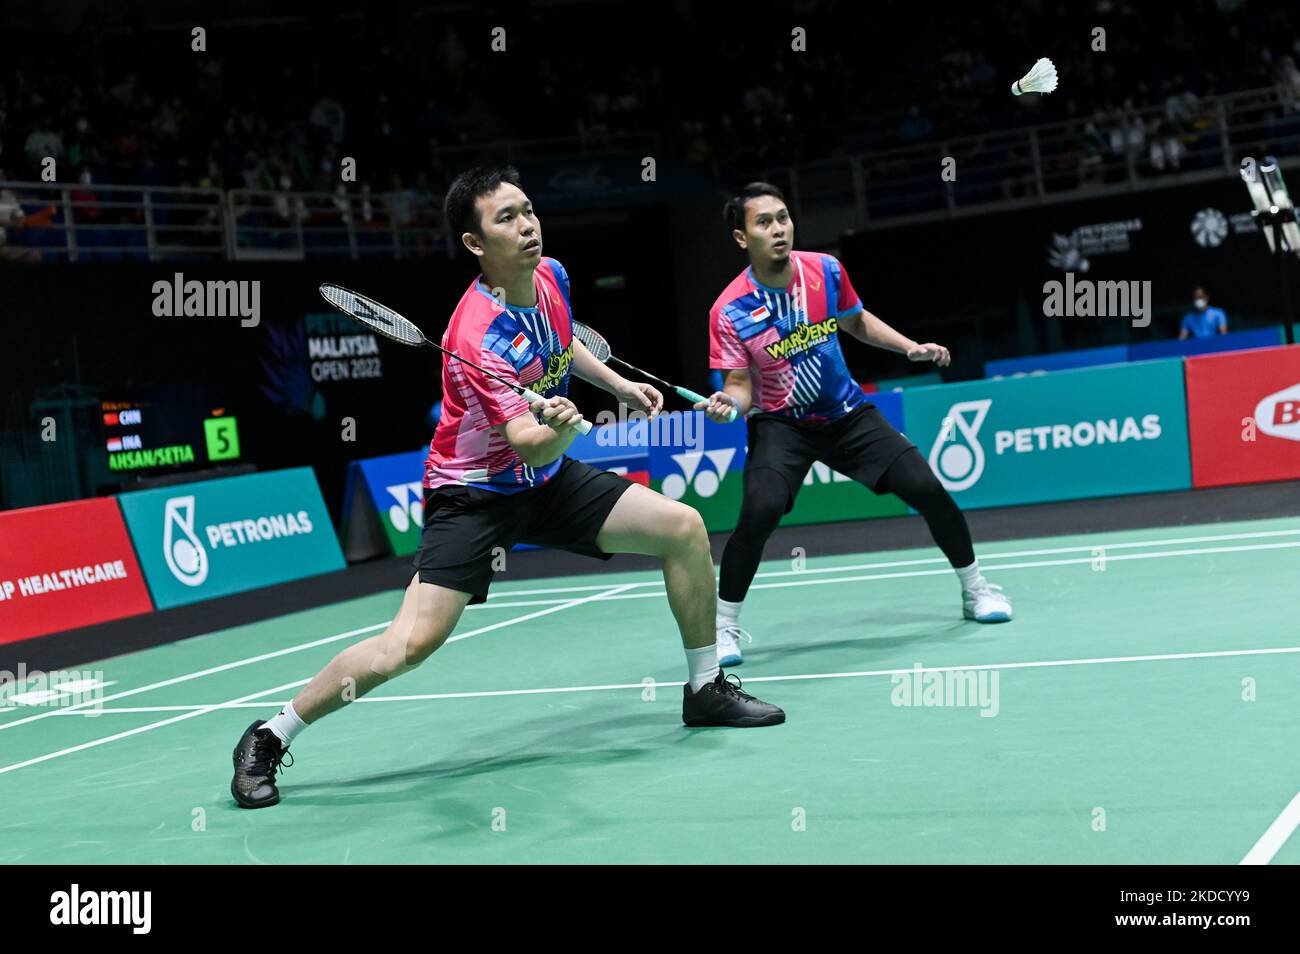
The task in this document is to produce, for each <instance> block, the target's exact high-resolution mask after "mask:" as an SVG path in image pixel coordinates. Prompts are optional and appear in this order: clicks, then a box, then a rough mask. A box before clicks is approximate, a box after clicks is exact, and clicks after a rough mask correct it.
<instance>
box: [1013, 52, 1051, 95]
mask: <svg viewBox="0 0 1300 954" xmlns="http://www.w3.org/2000/svg"><path fill="white" fill-rule="evenodd" d="M1054 89H1056V67H1055V65H1053V63H1052V61H1051V60H1049V59H1048V58H1047V57H1045V56H1044V57H1043V58H1042V59H1041V60H1039V61H1038V62H1037V63H1035V64H1034V66H1033V69H1031V70H1030V71H1029V72H1028V73H1026V74H1025V75H1024V76H1022V77H1020V79H1018V80H1016V81H1015V82H1014V83H1012V84H1011V95H1012V96H1019V95H1020V94H1021V93H1050V92H1051V91H1052V90H1054Z"/></svg>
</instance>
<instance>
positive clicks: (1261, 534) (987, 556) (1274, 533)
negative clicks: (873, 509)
mask: <svg viewBox="0 0 1300 954" xmlns="http://www.w3.org/2000/svg"><path fill="white" fill-rule="evenodd" d="M1286 536H1300V530H1257V531H1252V532H1250V533H1220V534H1214V535H1211V536H1201V537H1171V538H1169V539H1167V540H1139V541H1136V542H1131V543H1103V544H1090V545H1084V546H1075V547H1049V548H1047V549H1042V550H1007V551H1005V552H1002V553H989V552H986V551H983V550H981V551H980V552H979V553H978V554H976V555H977V556H978V557H979V559H981V560H1005V559H1008V558H1011V557H1027V556H1055V555H1057V554H1059V553H1082V552H1085V551H1087V552H1091V551H1093V550H1097V549H1103V550H1131V549H1138V548H1141V547H1156V546H1176V545H1181V544H1184V543H1217V542H1219V541H1222V540H1258V539H1263V538H1266V537H1286ZM937 563H941V564H944V565H945V566H946V565H947V563H948V561H947V559H946V558H945V557H927V558H924V559H917V560H890V561H887V562H883V563H851V564H845V565H843V566H829V567H818V568H816V569H811V570H808V569H804V570H769V571H767V572H764V573H757V574H755V577H754V578H755V579H762V578H766V577H777V576H804V575H808V574H814V573H848V572H853V571H856V570H887V569H893V568H894V567H900V566H925V565H927V564H937ZM658 582H659V581H657V580H655V581H651V582H646V583H638V584H636V585H637V586H655V585H657V584H658ZM608 585H609V584H607V583H604V584H601V583H592V584H584V585H582V586H551V587H540V588H531V587H530V588H526V589H518V590H500V589H498V590H493V594H492V595H491V596H489V597H488V600H487V602H486V603H479V604H475V606H474V607H472V608H473V609H481V608H488V607H491V606H493V605H494V600H495V601H497V602H496V604H495V605H501V604H500V602H499V601H501V600H506V599H511V598H513V597H516V596H542V595H549V594H552V593H581V592H584V591H589V590H599V589H604V588H605V587H606V586H608ZM521 605H526V604H521Z"/></svg>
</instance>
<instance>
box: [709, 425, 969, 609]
mask: <svg viewBox="0 0 1300 954" xmlns="http://www.w3.org/2000/svg"><path fill="white" fill-rule="evenodd" d="M880 489H881V490H882V491H884V492H886V493H892V494H894V495H895V496H897V497H898V498H899V499H900V500H902V501H903V503H905V504H907V505H908V506H909V507H914V508H915V509H916V511H917V513H919V514H920V515H921V516H922V517H924V518H925V522H926V523H927V524H928V525H929V527H930V534H931V535H932V536H933V537H934V542H935V543H937V544H938V545H939V549H940V550H942V551H943V555H944V556H946V557H947V558H948V562H949V563H951V564H952V565H953V566H954V567H959V566H970V565H971V564H972V563H974V562H975V551H974V549H973V548H972V546H971V540H970V530H969V529H968V528H967V527H966V518H965V517H964V516H962V512H961V510H959V509H958V508H957V504H956V502H954V501H953V499H952V497H951V496H950V495H949V493H948V491H946V490H944V489H943V485H942V484H940V483H939V479H938V478H937V477H935V476H934V471H932V470H930V466H929V465H928V464H927V463H926V462H925V458H924V457H922V456H921V453H920V451H918V450H916V449H915V448H913V449H910V450H908V451H907V452H906V453H904V454H903V455H902V456H900V457H899V458H898V459H897V460H895V461H894V462H893V463H892V464H890V465H889V469H888V470H886V471H885V474H884V476H883V477H882V478H881V479H880ZM789 499H790V490H789V488H788V487H787V486H786V482H785V478H784V477H782V476H781V475H780V474H779V473H777V472H776V471H774V470H767V469H766V468H760V469H758V470H747V471H745V501H744V503H743V504H741V507H740V522H739V523H737V524H736V529H735V532H733V533H732V534H731V539H730V540H728V541H727V548H726V549H725V550H724V551H723V553H722V569H721V571H720V574H719V581H718V598H719V599H724V600H726V601H727V602H729V603H739V602H740V601H741V600H743V599H744V598H745V594H746V593H748V592H749V584H750V583H751V582H752V581H753V579H754V574H755V573H756V572H758V563H759V561H760V560H761V559H762V557H763V545H764V544H765V543H767V538H768V537H770V536H771V535H772V531H773V530H775V529H776V525H777V524H778V523H780V522H781V517H782V516H783V515H784V514H785V505H786V502H787V501H788V500H789Z"/></svg>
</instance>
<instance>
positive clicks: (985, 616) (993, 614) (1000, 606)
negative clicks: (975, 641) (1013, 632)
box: [961, 576, 1011, 623]
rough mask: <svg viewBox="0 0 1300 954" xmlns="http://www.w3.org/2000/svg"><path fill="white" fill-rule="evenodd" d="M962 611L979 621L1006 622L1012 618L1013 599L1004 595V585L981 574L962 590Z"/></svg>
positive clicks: (968, 617) (966, 615) (967, 616)
mask: <svg viewBox="0 0 1300 954" xmlns="http://www.w3.org/2000/svg"><path fill="white" fill-rule="evenodd" d="M961 612H962V615H963V616H965V617H966V618H967V619H973V620H975V622H977V623H1006V622H1009V621H1010V620H1011V601H1010V600H1009V599H1007V598H1006V597H1005V596H1003V595H1002V587H1000V586H998V585H997V584H996V583H990V582H989V581H988V580H986V579H984V577H982V576H981V577H980V578H979V579H978V580H976V581H975V585H974V586H972V587H971V588H970V589H967V590H963V591H962V594H961Z"/></svg>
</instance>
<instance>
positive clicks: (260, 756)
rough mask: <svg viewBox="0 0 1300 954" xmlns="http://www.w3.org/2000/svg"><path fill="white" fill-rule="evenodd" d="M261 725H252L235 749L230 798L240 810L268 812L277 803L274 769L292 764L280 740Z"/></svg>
mask: <svg viewBox="0 0 1300 954" xmlns="http://www.w3.org/2000/svg"><path fill="white" fill-rule="evenodd" d="M264 725H265V722H263V721H260V720H259V721H257V722H254V723H253V724H252V725H250V726H249V727H248V728H247V729H245V730H244V734H243V735H242V736H240V738H239V744H238V745H237V746H235V754H234V760H235V777H234V778H232V779H231V780H230V794H231V795H233V796H235V801H236V802H238V803H239V807H240V808H269V807H270V806H272V805H274V804H275V803H276V802H278V801H279V800H280V790H279V789H277V788H276V787H275V772H276V769H278V768H280V767H281V766H282V765H283V766H284V767H285V768H288V767H289V766H290V765H292V764H293V756H292V755H290V754H289V750H288V749H286V748H285V747H284V743H283V742H281V741H280V737H279V736H278V735H276V734H275V733H274V732H272V731H271V730H270V729H266V728H263V726H264ZM285 759H288V761H287V762H286V761H285Z"/></svg>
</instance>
